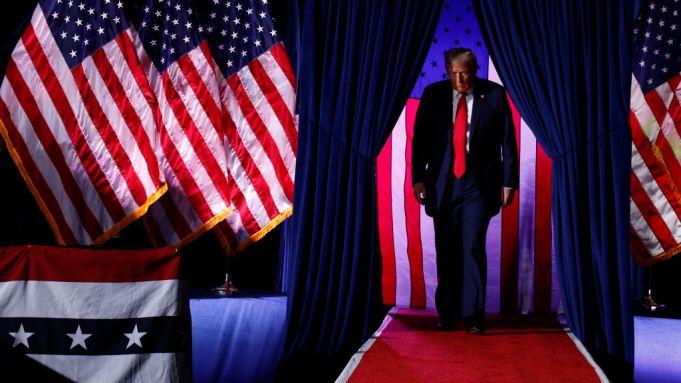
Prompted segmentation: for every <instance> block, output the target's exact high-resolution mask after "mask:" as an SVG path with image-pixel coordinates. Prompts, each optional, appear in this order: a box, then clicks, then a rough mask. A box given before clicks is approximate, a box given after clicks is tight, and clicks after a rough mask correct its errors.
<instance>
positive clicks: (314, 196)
mask: <svg viewBox="0 0 681 383" xmlns="http://www.w3.org/2000/svg"><path fill="white" fill-rule="evenodd" d="M294 1H295V0H294ZM296 3H297V4H296V6H295V7H290V8H291V9H297V12H294V13H292V14H291V15H290V17H295V18H296V20H295V21H296V22H297V23H293V24H294V25H295V28H294V30H293V31H291V30H289V31H287V36H286V38H285V42H286V40H289V41H291V42H292V43H291V44H288V43H287V47H289V48H294V49H296V50H297V51H293V52H290V54H291V55H292V56H294V57H295V61H296V69H297V71H298V73H297V75H298V77H297V78H298V111H299V125H298V128H299V146H298V157H297V167H296V179H295V184H296V189H295V195H294V211H293V216H292V218H291V222H290V223H289V224H290V227H287V231H288V232H289V233H290V236H291V237H290V238H288V239H287V241H286V243H285V245H284V257H285V258H286V259H288V260H290V262H291V265H290V270H292V275H290V276H287V278H286V280H287V289H288V294H289V301H288V302H289V303H288V336H287V341H286V350H287V356H286V358H285V360H284V361H283V363H282V366H283V367H282V369H281V371H283V372H281V374H280V379H282V380H285V381H293V380H295V378H296V377H306V378H307V379H310V378H313V380H314V378H315V377H316V378H317V379H318V380H317V381H319V380H325V379H332V378H334V377H335V376H337V374H338V372H340V369H342V367H343V365H344V364H345V363H346V362H347V360H348V359H349V357H350V356H351V354H352V353H354V352H355V351H357V349H358V348H359V347H360V346H361V345H362V343H363V342H364V341H365V340H366V339H367V338H368V336H369V335H370V334H371V332H372V331H373V330H375V329H376V328H377V327H378V325H379V324H380V321H381V319H382V315H383V307H382V302H381V290H380V289H381V270H380V265H381V263H380V253H379V246H378V235H377V219H376V181H375V158H376V156H377V155H378V153H379V151H380V150H381V148H382V147H383V145H384V143H385V141H386V140H387V138H388V136H389V135H390V132H391V130H392V128H393V126H394V124H395V122H396V121H397V119H398V117H399V115H400V112H401V109H402V108H403V107H404V105H405V103H406V101H407V98H408V96H409V92H410V91H411V89H412V87H413V86H414V83H415V82H416V79H417V76H418V74H419V72H420V68H421V65H422V64H423V61H424V60H425V56H426V53H427V50H428V47H429V46H430V44H429V41H430V39H431V38H432V36H433V34H434V29H435V27H436V25H437V19H438V16H439V12H440V9H441V4H442V1H441V0H432V1H417V0H397V1H390V2H387V1H380V0H368V1H367V0H345V1H323V2H320V1H314V0H309V1H306V0H299V1H296ZM288 25H289V27H290V25H291V23H290V21H289V23H288ZM303 369H304V371H303Z"/></svg>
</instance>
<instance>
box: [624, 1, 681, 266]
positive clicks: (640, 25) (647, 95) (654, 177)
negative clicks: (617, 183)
mask: <svg viewBox="0 0 681 383" xmlns="http://www.w3.org/2000/svg"><path fill="white" fill-rule="evenodd" d="M679 13H681V4H679V3H678V2H671V1H668V2H655V3H653V2H647V3H646V4H644V5H643V6H642V7H641V14H640V15H639V16H638V19H637V21H636V25H635V28H634V62H633V66H632V68H633V72H632V78H631V104H630V106H631V113H630V116H629V122H630V124H631V136H632V147H631V203H630V215H631V232H632V235H631V237H632V244H633V246H632V247H633V249H634V255H635V256H636V257H637V259H638V260H639V261H641V262H642V263H644V264H650V263H653V262H656V261H660V260H664V259H667V258H669V257H671V256H672V255H674V254H677V253H679V252H681V193H680V192H679V190H681V134H680V133H679V127H681V102H680V101H679V95H680V93H679V91H681V87H680V86H679V85H680V84H681V75H680V74H679V72H681V59H680V57H681V45H680V44H679V42H680V41H681V25H679V23H678V22H679Z"/></svg>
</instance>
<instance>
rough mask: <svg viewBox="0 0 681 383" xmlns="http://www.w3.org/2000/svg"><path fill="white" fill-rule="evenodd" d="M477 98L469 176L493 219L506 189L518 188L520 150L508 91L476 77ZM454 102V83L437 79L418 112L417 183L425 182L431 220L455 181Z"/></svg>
mask: <svg viewBox="0 0 681 383" xmlns="http://www.w3.org/2000/svg"><path fill="white" fill-rule="evenodd" d="M473 97H474V98H473V111H472V115H471V124H470V128H469V129H470V131H469V153H468V155H467V157H466V174H472V175H473V176H474V177H475V180H476V181H477V185H478V188H479V190H480V195H481V196H482V199H483V201H484V202H485V207H486V210H487V212H488V213H489V214H490V216H491V215H493V214H496V213H497V212H498V211H499V208H500V207H501V188H502V187H504V186H505V187H510V188H514V189H517V188H518V147H517V145H516V139H515V128H514V125H513V117H512V114H511V108H510V107H509V104H508V100H507V98H506V91H505V89H504V88H503V87H502V86H501V85H499V84H497V83H494V82H491V81H487V80H484V79H480V78H476V79H475V80H474V82H473ZM452 102H453V90H452V85H451V84H450V82H449V81H448V80H445V81H438V82H435V83H433V84H430V85H428V86H427V87H426V89H425V90H424V91H423V96H422V97H421V102H420V104H419V108H418V111H417V112H416V121H415V123H414V140H413V143H412V183H413V184H415V183H418V182H423V183H425V185H426V197H427V198H426V213H427V214H428V215H430V216H433V215H435V213H436V212H437V211H438V209H439V207H440V206H441V204H442V200H443V196H444V193H445V187H446V185H447V177H453V175H451V173H452V161H453V158H454V156H453V147H452V130H453V129H452V124H453V121H454V116H453V114H454V112H453V104H452ZM450 175H451V176H450Z"/></svg>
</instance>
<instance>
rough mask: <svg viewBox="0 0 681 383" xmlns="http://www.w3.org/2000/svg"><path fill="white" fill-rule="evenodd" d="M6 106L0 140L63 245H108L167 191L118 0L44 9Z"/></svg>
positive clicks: (150, 109)
mask: <svg viewBox="0 0 681 383" xmlns="http://www.w3.org/2000/svg"><path fill="white" fill-rule="evenodd" d="M0 99H1V100H0V120H1V121H2V124H1V125H2V126H1V127H0V132H1V133H2V135H3V138H4V140H5V143H6V144H7V148H8V150H9V151H10V153H11V155H12V157H13V159H14V161H15V163H16V164H17V166H18V168H19V170H20V172H21V175H22V176H23V178H24V180H25V181H26V183H27V185H28V187H29V189H30V190H31V192H32V194H33V196H34V197H35V199H36V201H37V202H38V205H39V206H40V208H41V209H42V211H43V213H44V214H45V216H46V217H47V220H48V222H49V224H50V226H51V227H52V230H53V231H54V233H55V236H56V238H57V240H58V242H59V243H60V244H93V243H94V244H97V243H101V242H104V241H105V240H106V239H108V238H109V237H111V236H112V235H114V234H115V233H116V232H117V231H118V230H120V229H121V228H122V227H123V226H125V225H126V224H128V223H129V222H131V221H132V220H134V219H136V218H137V217H139V216H141V215H142V214H144V213H145V212H146V211H147V208H148V207H149V205H151V204H152V203H153V202H154V201H156V200H157V199H158V198H159V197H160V196H161V195H162V194H163V193H164V192H165V190H166V186H165V179H164V175H163V173H161V172H160V171H159V161H158V159H157V156H156V153H157V151H158V148H159V137H158V134H157V131H156V120H155V117H154V115H155V111H156V110H157V106H156V105H155V103H156V101H155V99H154V97H153V95H152V94H151V92H150V89H149V86H148V84H147V81H146V77H145V75H144V68H143V67H142V65H141V63H140V62H139V61H138V60H137V58H136V55H135V44H134V42H133V38H132V36H131V34H130V32H129V24H128V22H127V21H126V18H125V16H124V14H123V7H122V3H121V2H120V1H119V2H118V3H114V2H112V1H110V0H107V1H104V2H92V1H89V2H74V1H64V0H56V1H48V0H43V1H41V2H40V4H39V5H38V6H37V8H36V10H35V12H34V13H33V17H32V19H31V22H30V24H29V26H28V27H27V28H26V30H25V32H24V33H23V35H22V37H21V40H20V41H19V43H18V44H17V46H16V48H15V49H14V51H13V53H12V56H11V59H10V61H9V63H8V65H7V72H6V77H5V79H4V81H3V83H2V87H1V88H0Z"/></svg>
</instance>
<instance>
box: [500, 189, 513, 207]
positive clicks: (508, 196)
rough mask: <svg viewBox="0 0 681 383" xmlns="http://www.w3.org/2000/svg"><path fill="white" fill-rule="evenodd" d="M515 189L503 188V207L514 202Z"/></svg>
mask: <svg viewBox="0 0 681 383" xmlns="http://www.w3.org/2000/svg"><path fill="white" fill-rule="evenodd" d="M514 194H515V190H513V189H511V188H501V207H502V208H505V207H506V206H508V205H510V204H511V202H513V195H514Z"/></svg>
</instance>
